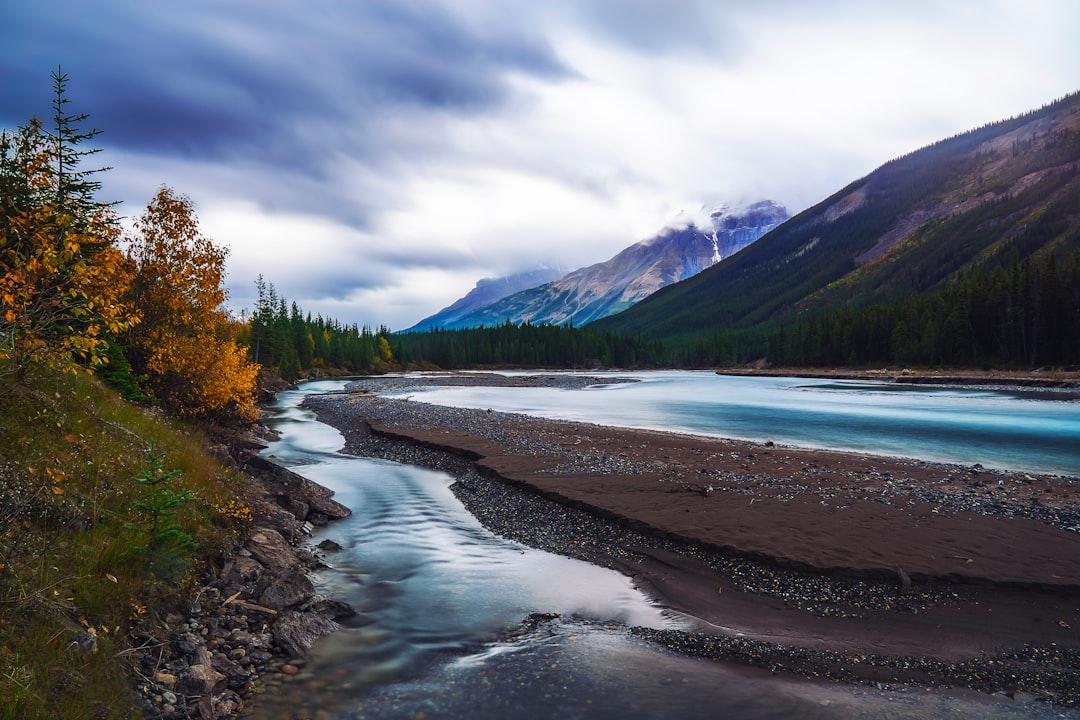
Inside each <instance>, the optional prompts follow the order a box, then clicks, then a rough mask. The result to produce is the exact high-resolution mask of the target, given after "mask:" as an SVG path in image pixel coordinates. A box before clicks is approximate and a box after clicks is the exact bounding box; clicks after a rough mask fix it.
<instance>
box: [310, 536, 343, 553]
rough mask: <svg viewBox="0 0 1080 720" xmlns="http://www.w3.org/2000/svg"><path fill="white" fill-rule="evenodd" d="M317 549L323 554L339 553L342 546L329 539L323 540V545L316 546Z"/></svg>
mask: <svg viewBox="0 0 1080 720" xmlns="http://www.w3.org/2000/svg"><path fill="white" fill-rule="evenodd" d="M316 547H317V548H319V549H320V550H322V551H323V552H338V551H339V550H341V545H339V544H337V543H336V542H334V541H333V540H329V539H327V540H323V541H322V542H321V543H319V544H318V545H316Z"/></svg>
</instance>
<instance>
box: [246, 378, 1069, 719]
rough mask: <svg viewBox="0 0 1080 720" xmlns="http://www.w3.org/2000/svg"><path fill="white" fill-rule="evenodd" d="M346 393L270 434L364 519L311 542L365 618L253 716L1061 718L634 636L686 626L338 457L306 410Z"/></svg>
mask: <svg viewBox="0 0 1080 720" xmlns="http://www.w3.org/2000/svg"><path fill="white" fill-rule="evenodd" d="M343 385H344V382H343V381H326V382H313V383H309V384H306V385H304V386H302V389H301V390H297V391H290V392H284V393H281V394H280V395H279V396H278V401H277V407H276V410H277V415H276V417H275V418H274V419H273V421H272V423H271V424H272V426H273V427H274V429H276V430H277V431H278V432H279V433H280V440H278V441H276V442H275V443H273V444H272V445H271V447H269V448H268V449H267V450H266V451H265V454H267V455H270V456H272V457H273V458H274V459H275V460H276V461H277V462H279V463H281V464H282V465H285V466H287V467H289V468H290V469H291V470H293V471H294V472H297V473H298V474H300V475H303V476H305V477H307V478H309V479H311V480H313V481H315V482H318V483H320V484H322V485H324V486H326V487H329V488H330V489H332V490H334V491H335V493H336V495H335V498H336V499H337V500H338V501H340V502H342V503H344V504H345V505H347V506H348V507H350V508H351V509H352V510H353V515H352V516H350V517H348V518H345V519H343V520H339V521H335V522H333V523H331V524H329V525H328V526H326V527H324V528H320V529H318V530H317V531H316V532H315V535H314V536H313V537H312V538H311V542H312V543H313V544H317V543H319V542H321V541H323V540H332V541H334V542H336V543H337V544H338V545H340V546H341V549H340V550H336V551H333V552H327V553H326V561H327V563H328V564H329V565H330V567H329V568H328V569H326V570H324V571H322V572H320V573H319V575H318V576H317V577H316V578H315V580H316V587H317V589H318V590H319V592H321V593H323V594H326V595H329V596H331V597H334V598H337V599H341V600H344V601H346V602H348V603H350V604H351V605H353V607H355V608H356V609H357V610H358V615H357V617H356V618H355V619H354V620H352V621H350V622H349V624H348V626H346V627H344V628H342V629H341V630H340V631H338V632H336V633H334V634H332V635H330V636H327V637H324V638H322V639H320V640H319V641H318V642H317V643H316V645H315V647H313V648H312V650H311V652H310V653H309V654H308V656H307V657H306V658H304V659H303V660H302V661H298V662H297V663H296V664H298V665H299V666H300V672H299V674H297V675H296V676H294V677H289V678H282V679H281V681H280V684H277V685H276V686H275V687H270V688H267V689H266V690H265V691H264V692H263V693H262V694H260V696H259V698H258V699H257V700H256V701H255V702H254V703H253V704H252V706H251V707H250V708H249V711H248V713H247V717H252V718H256V719H257V720H293V719H295V718H311V719H312V720H339V719H346V718H348V719H359V718H372V719H374V718H403V719H407V720H435V719H436V718H476V719H478V720H484V719H488V718H491V719H492V720H494V719H495V718H516V719H519V720H540V719H544V718H567V719H568V718H583V719H584V718H615V717H617V718H622V719H625V720H633V719H635V718H643V719H644V718H701V717H724V718H730V719H732V720H750V719H752V718H927V717H935V718H948V717H953V718H1019V717H1025V718H1030V717H1046V718H1050V717H1061V715H1059V711H1058V710H1057V709H1055V708H1052V707H1049V706H1046V705H1040V704H1036V703H1034V702H1033V701H1022V700H1016V701H1014V700H1010V699H1008V698H1004V697H986V696H982V695H979V694H977V693H956V692H947V691H938V690H934V691H928V690H926V689H916V688H912V689H905V690H899V691H882V690H878V689H876V688H874V687H872V686H848V685H840V684H829V683H819V682H812V681H809V680H803V679H800V678H796V677H792V676H789V675H784V674H776V675H774V674H772V673H770V672H768V671H765V670H756V669H750V668H745V667H741V666H736V665H730V664H726V663H718V662H711V661H704V660H696V659H691V658H687V657H684V656H681V655H678V654H675V653H672V652H670V651H667V650H665V649H662V648H658V647H655V646H653V645H650V644H648V643H646V642H644V641H642V640H640V639H637V638H634V637H632V636H630V635H629V634H628V632H627V628H628V626H631V625H639V626H647V627H653V628H678V627H680V626H681V625H682V624H683V621H682V619H681V618H680V617H679V616H678V615H677V614H674V613H671V612H668V611H665V610H664V609H663V608H660V607H658V606H656V605H655V604H654V603H652V602H650V600H649V599H648V598H647V597H645V596H644V595H643V594H642V593H640V592H639V591H638V590H636V589H635V588H634V587H633V585H632V583H631V582H630V580H629V579H628V578H627V577H625V576H623V575H621V574H619V573H616V572H614V571H611V570H607V569H604V568H600V567H597V566H593V565H590V564H588V563H584V562H580V561H577V560H572V559H568V558H564V557H561V556H557V555H552V554H550V553H546V552H541V551H538V550H533V549H530V548H527V547H525V546H522V545H519V544H517V543H513V542H510V541H508V540H506V539H503V538H500V537H499V536H497V535H495V534H493V533H492V532H490V531H488V530H487V529H485V528H484V527H482V526H481V525H480V524H479V523H478V522H477V521H476V520H475V519H474V518H473V517H472V515H470V514H469V513H468V512H467V511H466V510H465V509H464V507H463V506H462V505H461V504H460V503H459V502H458V501H457V499H456V498H455V497H454V495H453V494H452V492H451V491H450V486H451V484H452V482H453V478H451V477H450V476H449V475H446V474H445V473H441V472H436V471H433V470H428V469H424V468H419V467H413V466H409V465H402V464H398V463H393V462H389V461H384V460H376V459H370V458H358V457H353V456H348V455H343V454H340V453H339V452H338V450H339V449H340V448H341V447H342V446H343V444H344V440H343V438H342V436H341V435H340V433H338V432H337V431H336V430H335V429H333V428H331V427H329V426H328V425H325V424H323V423H320V422H318V421H317V420H316V419H315V416H314V414H313V413H312V412H310V411H309V410H307V409H305V408H303V407H301V403H302V402H303V399H304V397H305V395H307V394H310V393H320V392H332V391H335V390H338V389H340V388H341V387H343ZM534 614H536V615H534ZM523 621H524V622H523Z"/></svg>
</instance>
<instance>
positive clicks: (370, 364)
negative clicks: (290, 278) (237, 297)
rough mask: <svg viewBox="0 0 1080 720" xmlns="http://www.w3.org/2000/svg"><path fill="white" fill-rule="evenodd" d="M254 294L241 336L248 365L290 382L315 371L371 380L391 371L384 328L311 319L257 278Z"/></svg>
mask: <svg viewBox="0 0 1080 720" xmlns="http://www.w3.org/2000/svg"><path fill="white" fill-rule="evenodd" d="M255 289H256V293H257V295H256V300H255V309H254V311H253V312H252V314H251V317H250V318H249V319H248V320H247V322H246V323H245V324H244V329H245V333H244V336H243V339H244V341H245V342H246V344H247V345H248V347H249V352H250V355H251V358H252V361H253V362H256V363H259V364H260V365H261V366H262V367H265V368H267V369H268V370H270V371H272V372H274V373H276V374H278V375H280V376H281V377H283V378H285V379H286V380H290V381H292V380H296V379H297V378H299V377H301V376H303V375H306V374H308V373H309V372H311V371H312V370H314V369H317V368H334V369H336V370H344V371H347V372H352V373H357V374H374V373H380V372H384V371H386V370H388V369H390V368H391V367H393V364H394V353H393V352H391V349H390V342H389V339H390V338H391V333H390V330H389V329H388V328H386V327H382V326H380V327H379V329H378V330H376V331H372V330H371V328H369V327H367V326H363V327H358V326H357V325H356V323H353V324H351V325H349V324H344V323H341V322H339V321H337V320H334V319H332V318H323V317H322V315H316V316H315V317H314V318H312V317H311V313H310V312H308V313H306V314H305V313H304V311H303V310H302V309H301V308H300V306H299V305H297V304H296V302H291V303H290V302H289V301H288V300H287V299H286V298H285V297H284V296H282V295H280V294H279V293H278V291H277V289H276V288H275V287H274V284H273V283H272V282H267V281H266V279H265V278H263V276H262V275H259V277H258V278H257V279H256V280H255Z"/></svg>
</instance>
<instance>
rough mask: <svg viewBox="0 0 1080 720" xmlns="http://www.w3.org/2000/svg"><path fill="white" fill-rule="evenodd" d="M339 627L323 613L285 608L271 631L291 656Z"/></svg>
mask: <svg viewBox="0 0 1080 720" xmlns="http://www.w3.org/2000/svg"><path fill="white" fill-rule="evenodd" d="M340 627H341V626H340V625H338V624H337V623H336V622H334V621H333V620H331V619H330V618H328V617H326V616H325V615H318V614H313V613H301V612H297V611H295V610H286V611H285V612H283V613H281V615H280V616H279V617H278V621H277V622H276V623H274V628H273V633H274V639H275V640H276V641H277V643H278V645H280V646H281V648H282V649H283V650H285V651H286V652H288V653H289V654H290V655H292V656H293V657H299V656H301V655H303V654H304V653H306V652H307V651H308V650H310V649H311V645H312V644H313V643H314V642H315V640H316V639H317V638H319V637H321V636H323V635H329V634H330V633H332V632H334V631H335V630H337V629H338V628H340Z"/></svg>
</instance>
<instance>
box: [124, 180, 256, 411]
mask: <svg viewBox="0 0 1080 720" xmlns="http://www.w3.org/2000/svg"><path fill="white" fill-rule="evenodd" d="M127 244H128V249H127V255H128V258H129V259H130V261H131V263H132V272H133V276H132V280H131V283H130V286H129V287H130V290H129V293H130V294H129V302H130V303H131V305H132V306H133V307H134V308H135V309H136V311H137V312H138V314H139V324H138V325H137V326H135V327H133V328H132V329H131V330H129V331H128V333H127V334H126V336H125V340H126V344H127V347H128V360H129V362H130V363H131V365H132V368H133V369H134V370H135V371H136V372H137V373H140V374H145V375H146V377H147V382H148V384H149V385H150V387H151V389H152V390H153V392H154V394H155V395H156V396H157V397H158V398H159V399H160V400H161V401H162V403H163V404H164V405H165V407H166V409H168V410H170V411H172V412H175V413H177V414H180V415H188V416H201V417H205V418H214V417H222V416H237V415H238V416H240V417H242V418H251V417H253V414H254V402H255V382H256V378H257V376H258V370H259V366H258V365H255V364H253V363H251V362H249V361H248V360H247V352H246V349H245V348H243V347H241V346H240V345H238V344H237V343H236V342H235V341H234V340H233V339H232V337H231V333H230V329H229V316H228V313H227V312H226V311H225V309H224V307H223V303H224V302H225V299H226V296H227V293H226V290H225V288H224V286H223V285H222V281H223V280H224V277H225V258H226V256H227V255H228V250H227V249H226V248H219V247H217V246H215V245H214V243H213V241H211V240H210V238H208V237H206V236H205V235H203V234H202V233H201V232H200V230H199V221H198V218H197V217H196V216H195V210H194V206H193V204H192V202H191V200H190V199H188V198H187V197H185V196H183V195H178V194H176V193H175V192H174V191H173V190H172V189H171V188H168V187H162V188H161V189H160V190H158V192H157V194H156V195H155V196H154V199H153V200H151V201H150V204H149V205H147V207H146V210H145V211H144V212H143V214H142V215H141V216H140V217H139V219H138V220H137V221H136V222H135V231H134V233H133V234H132V235H131V237H129V238H128V242H127Z"/></svg>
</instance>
